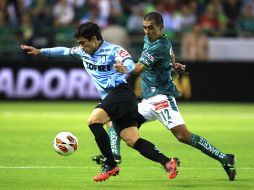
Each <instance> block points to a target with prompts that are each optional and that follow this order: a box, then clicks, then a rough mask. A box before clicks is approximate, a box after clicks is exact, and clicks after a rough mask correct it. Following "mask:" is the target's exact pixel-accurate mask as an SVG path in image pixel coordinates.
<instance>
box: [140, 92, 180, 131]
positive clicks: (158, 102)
mask: <svg viewBox="0 0 254 190" xmlns="http://www.w3.org/2000/svg"><path fill="white" fill-rule="evenodd" d="M138 112H139V113H140V114H142V115H143V116H144V117H145V119H146V120H147V121H146V122H150V121H154V120H159V121H160V122H161V123H162V124H163V125H164V126H165V127H167V128H168V129H171V128H173V127H175V126H178V125H181V124H185V122H184V120H183V117H182V115H181V113H180V112H179V110H178V107H177V105H176V100H175V98H174V97H170V98H168V97H167V96H165V95H162V94H158V95H156V96H153V97H151V98H149V99H143V100H142V102H141V103H139V104H138Z"/></svg>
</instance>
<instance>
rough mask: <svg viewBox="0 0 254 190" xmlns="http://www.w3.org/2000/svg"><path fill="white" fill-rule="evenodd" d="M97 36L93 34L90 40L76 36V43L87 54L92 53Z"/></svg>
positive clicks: (95, 46) (95, 47)
mask: <svg viewBox="0 0 254 190" xmlns="http://www.w3.org/2000/svg"><path fill="white" fill-rule="evenodd" d="M96 42H97V38H96V37H95V36H94V37H93V38H92V39H91V40H88V39H86V38H84V37H78V38H77V43H78V44H79V46H80V48H81V49H83V50H84V51H85V52H86V53H88V54H89V55H92V54H93V52H94V51H95V50H96V49H97V43H96Z"/></svg>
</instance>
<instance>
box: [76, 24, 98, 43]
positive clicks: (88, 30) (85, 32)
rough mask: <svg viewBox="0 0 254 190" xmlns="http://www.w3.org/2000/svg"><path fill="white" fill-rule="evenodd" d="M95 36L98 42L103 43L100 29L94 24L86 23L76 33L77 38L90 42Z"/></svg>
mask: <svg viewBox="0 0 254 190" xmlns="http://www.w3.org/2000/svg"><path fill="white" fill-rule="evenodd" d="M93 36H96V37H97V40H101V41H103V38H102V36H101V29H100V27H99V26H98V25H97V24H95V23H93V22H86V23H84V24H81V25H80V26H79V27H78V28H77V30H76V31H75V33H74V37H75V38H78V37H84V38H85V39H88V40H89V41H90V40H91V39H92V37H93Z"/></svg>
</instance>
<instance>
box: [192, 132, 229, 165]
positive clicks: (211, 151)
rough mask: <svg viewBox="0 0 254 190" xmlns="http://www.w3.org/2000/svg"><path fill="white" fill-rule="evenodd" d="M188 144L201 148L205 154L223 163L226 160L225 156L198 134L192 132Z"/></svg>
mask: <svg viewBox="0 0 254 190" xmlns="http://www.w3.org/2000/svg"><path fill="white" fill-rule="evenodd" d="M189 145H191V146H193V147H195V148H197V149H199V150H201V151H202V152H203V153H205V154H206V155H208V156H210V157H212V158H214V159H216V160H218V161H219V162H220V163H221V164H225V163H227V162H228V158H227V156H226V155H225V154H224V153H222V152H221V151H220V150H219V149H217V148H216V147H215V146H213V145H212V144H210V143H209V142H208V141H207V140H206V139H204V138H203V137H200V136H198V135H195V134H192V137H191V142H190V143H189Z"/></svg>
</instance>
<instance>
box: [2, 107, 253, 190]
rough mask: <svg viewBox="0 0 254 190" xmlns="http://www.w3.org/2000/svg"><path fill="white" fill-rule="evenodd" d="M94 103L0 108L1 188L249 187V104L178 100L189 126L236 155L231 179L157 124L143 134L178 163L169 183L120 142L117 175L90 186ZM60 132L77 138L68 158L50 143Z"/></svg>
mask: <svg viewBox="0 0 254 190" xmlns="http://www.w3.org/2000/svg"><path fill="white" fill-rule="evenodd" d="M95 105H96V103H95V102H89V103H87V102H76V103H39V102H32V103H31V102H29V103H21V102H10V103H3V102H2V103H0V135H1V138H0V150H1V152H0V189H1V190H8V189H11V190H14V189H18V190H21V189H24V190H29V189H32V190H36V189H43V190H44V189H61V190H63V189H85V190H90V189H91V190H93V189H110V190H113V189H117V190H119V189H131V190H136V189H137V190H154V189H156V190H160V189H163V190H164V189H200V190H201V189H205V190H209V189H211V190H226V189H230V190H238V189H244V190H248V189H254V162H253V158H254V149H253V147H252V146H253V142H254V141H253V134H254V126H253V124H254V104H222V103H216V104H215V103H209V104H208V103H187V104H186V103H182V104H181V103H179V108H180V110H181V112H182V114H183V116H184V118H185V121H186V123H187V125H188V128H189V129H190V130H191V131H192V132H193V133H196V134H199V135H201V136H203V137H205V138H206V139H207V140H208V141H210V142H211V143H212V144H213V145H215V146H217V147H218V148H219V149H220V150H222V151H223V152H225V153H234V154H236V156H237V163H236V166H237V170H238V175H237V178H236V181H233V182H230V181H228V177H227V176H226V173H225V172H224V170H223V168H222V167H221V165H220V163H219V162H217V161H215V160H213V159H211V158H209V157H208V156H206V155H204V154H202V153H201V152H200V151H198V150H196V149H193V148H192V147H190V146H187V145H184V144H182V143H179V142H177V140H176V139H175V138H174V137H173V135H172V134H170V132H168V131H167V129H165V128H164V127H163V126H162V125H161V124H160V123H159V122H157V121H156V122H151V123H148V124H145V125H143V126H142V128H141V129H140V133H141V136H142V137H144V138H147V139H149V140H150V141H152V142H154V143H155V144H156V145H157V146H158V147H159V148H160V150H161V151H162V152H164V153H165V154H167V155H168V156H178V157H179V158H180V159H181V167H180V168H179V175H178V176H177V178H176V179H174V180H169V179H167V174H166V173H165V172H164V170H163V169H162V167H161V166H160V165H159V164H156V163H153V162H151V161H149V160H146V159H145V158H143V157H141V156H140V155H139V154H138V153H137V152H136V151H135V150H132V149H130V148H128V147H127V146H126V145H125V144H124V143H123V142H122V144H121V147H122V149H121V152H122V157H123V163H122V164H121V165H120V168H121V172H120V175H119V176H117V177H112V178H110V179H109V180H108V181H106V182H101V183H95V182H93V181H92V179H91V178H92V176H94V175H95V174H96V173H97V172H98V171H99V170H100V168H99V167H98V166H97V165H96V164H95V163H93V162H91V156H92V155H95V154H98V153H99V151H98V148H97V146H96V144H95V141H94V138H93V136H92V134H91V132H90V131H89V129H88V127H87V122H86V121H87V118H88V115H89V113H90V111H91V110H92V109H93V107H94V106H95ZM60 131H71V132H73V133H74V134H75V135H76V136H77V137H78V139H79V147H78V151H77V152H76V153H75V154H74V155H71V156H69V157H63V156H60V155H58V154H57V153H55V152H54V150H53V147H52V141H53V138H54V137H55V135H56V134H57V133H58V132H60Z"/></svg>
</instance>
